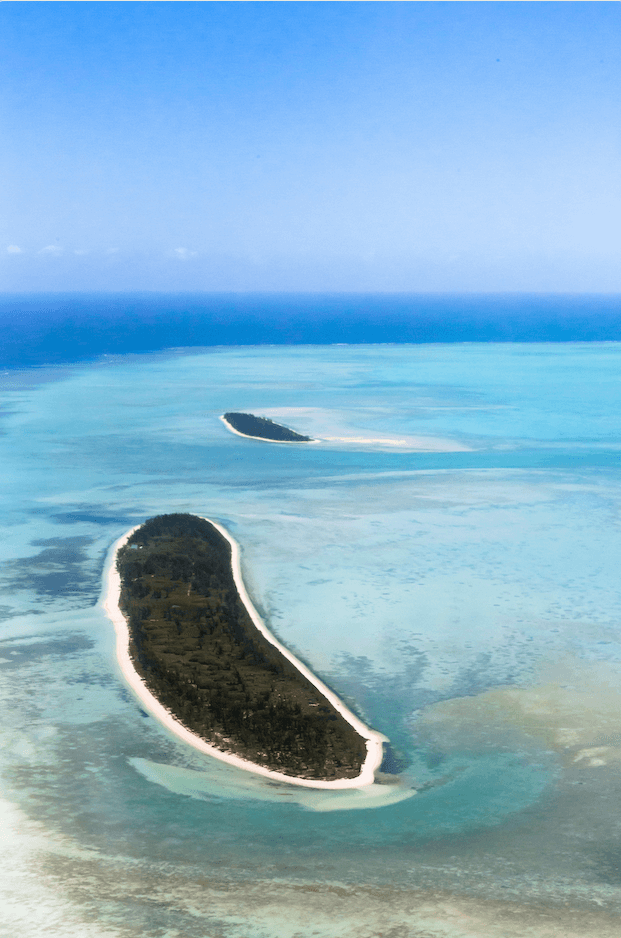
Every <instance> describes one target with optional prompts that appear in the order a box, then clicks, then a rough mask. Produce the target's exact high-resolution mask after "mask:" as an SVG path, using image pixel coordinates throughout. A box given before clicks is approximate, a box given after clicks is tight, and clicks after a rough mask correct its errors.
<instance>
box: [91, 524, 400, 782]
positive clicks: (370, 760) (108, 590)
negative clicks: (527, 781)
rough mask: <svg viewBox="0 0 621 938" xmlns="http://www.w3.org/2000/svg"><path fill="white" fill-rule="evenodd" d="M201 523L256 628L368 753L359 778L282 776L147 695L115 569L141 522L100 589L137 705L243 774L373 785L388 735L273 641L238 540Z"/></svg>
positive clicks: (111, 557)
mask: <svg viewBox="0 0 621 938" xmlns="http://www.w3.org/2000/svg"><path fill="white" fill-rule="evenodd" d="M203 520H204V521H208V522H209V524H212V525H213V526H214V528H216V530H217V531H219V532H220V534H222V536H223V537H225V538H226V540H227V541H228V542H229V544H230V545H231V563H232V568H233V578H234V581H235V586H236V587H237V591H238V593H239V596H240V598H241V600H242V602H243V604H244V605H245V607H246V609H247V610H248V614H249V615H250V618H251V619H252V621H253V622H254V624H255V625H256V627H257V628H258V629H259V631H260V632H261V633H262V634H263V635H264V636H265V638H266V639H267V640H268V641H269V642H270V643H271V644H272V645H274V647H275V648H278V650H279V651H280V652H281V653H282V654H283V655H284V656H285V657H286V658H287V659H288V660H289V661H290V662H291V663H292V664H293V665H294V666H295V667H296V668H297V670H298V671H299V672H300V673H301V674H303V675H304V677H306V678H307V679H308V680H309V681H310V682H311V683H312V684H313V685H314V686H315V687H316V688H317V689H318V690H319V691H321V693H322V694H323V695H324V697H326V698H327V699H328V700H329V701H330V703H331V704H332V705H333V706H334V708H335V709H336V710H338V712H339V713H340V714H341V715H342V716H343V717H344V718H345V720H347V722H348V723H349V724H350V725H351V726H352V727H353V728H354V729H355V730H356V732H357V733H359V734H360V736H362V737H363V739H364V740H365V742H366V748H367V755H366V758H365V760H364V762H363V764H362V769H361V771H360V775H359V776H358V777H357V778H343V779H336V780H335V781H331V782H329V781H322V780H320V779H310V778H297V777H296V776H292V775H285V774H283V773H281V772H274V771H272V770H271V769H266V768H264V767H263V766H262V765H255V763H253V762H249V761H248V760H246V759H242V758H240V757H239V756H235V755H232V754H231V753H227V752H223V751H222V750H221V749H217V748H216V747H215V746H211V745H210V744H209V743H206V742H205V740H204V739H201V738H200V736H197V735H196V734H195V733H192V732H190V730H189V729H187V728H186V727H185V726H184V725H183V724H182V723H180V722H179V720H177V718H176V717H175V716H173V714H172V713H171V712H170V710H168V709H167V708H166V707H164V705H163V704H161V703H160V701H159V700H158V699H157V697H155V695H154V694H152V693H151V691H150V690H149V688H148V687H147V685H146V684H145V682H144V681H143V679H142V678H141V677H140V675H139V674H138V672H137V671H136V670H135V668H134V665H133V663H132V660H131V657H130V654H129V638H130V636H129V628H128V625H127V620H126V619H125V616H124V615H123V613H122V612H121V610H120V608H119V599H120V596H121V576H120V574H119V572H118V570H117V568H116V557H117V554H118V552H119V550H120V549H121V547H123V546H124V545H125V544H126V543H127V541H128V540H129V538H130V537H131V535H132V534H133V533H134V531H136V530H138V528H139V527H141V525H136V526H135V527H133V528H131V529H130V530H129V531H127V532H126V533H125V534H124V535H123V536H122V537H120V538H119V539H118V540H117V541H115V543H114V544H113V545H112V547H111V548H110V551H109V554H108V557H107V560H106V567H105V570H104V589H103V596H102V606H103V609H104V611H105V613H106V615H107V616H108V617H109V619H110V620H111V621H112V624H113V625H114V631H115V633H116V657H117V661H118V663H119V667H120V669H121V673H122V675H123V677H124V678H125V680H126V682H127V684H128V685H129V687H130V688H131V690H132V691H133V692H134V694H135V695H136V696H137V697H138V699H139V701H140V702H141V704H142V705H143V706H144V707H145V709H146V710H148V711H149V713H151V714H152V716H154V717H155V718H156V719H157V720H159V721H160V723H162V724H163V726H165V727H166V729H167V730H169V731H170V732H171V733H174V735H175V736H177V737H178V738H179V739H182V740H183V741H184V742H185V743H188V744H189V745H190V746H193V747H194V748H195V749H198V750H199V751H200V752H203V753H205V754H206V755H209V756H213V757H214V758H216V759H220V761H222V762H227V763H228V764H229V765H234V766H236V767H237V768H239V769H244V770H245V771H246V772H254V773H255V774H257V775H263V776H264V777H265V778H269V779H273V780H274V781H278V782H287V783H288V784H290V785H300V786H302V787H303V788H319V789H327V790H332V791H334V790H337V789H344V788H364V787H367V786H369V785H372V784H373V782H374V781H375V772H376V770H377V769H378V768H379V766H380V765H381V762H382V757H383V746H382V744H383V743H384V742H388V738H387V737H386V736H384V735H383V734H382V733H378V732H376V731H375V730H371V729H370V728H369V727H368V726H365V724H364V723H363V722H362V721H361V720H359V719H358V717H357V716H355V714H353V713H352V712H351V711H350V710H348V709H347V707H346V706H345V704H344V703H343V702H342V700H340V699H339V698H338V697H337V695H336V694H335V693H334V692H333V691H331V690H329V688H327V687H326V686H325V684H323V682H322V681H320V680H319V679H318V678H317V677H316V676H315V675H314V674H313V673H312V671H310V670H309V669H308V668H307V667H306V666H305V665H304V664H302V662H301V661H298V659H297V658H296V657H295V655H293V654H291V652H290V651H289V650H288V649H287V648H285V646H284V645H281V643H280V642H279V641H278V639H276V638H275V637H274V636H273V635H272V634H271V633H270V631H269V630H268V628H267V627H266V625H265V623H264V622H263V620H262V619H261V617H260V615H259V613H258V612H257V610H256V609H255V608H254V606H253V605H252V602H251V600H250V597H249V596H248V593H247V591H246V587H245V585H244V582H243V580H242V575H241V563H240V550H239V545H238V544H237V542H236V541H235V540H234V539H233V538H232V537H231V535H230V534H229V533H228V531H227V530H226V529H225V528H223V527H222V525H220V524H218V523H217V522H216V521H212V520H211V519H210V518H204V519H203Z"/></svg>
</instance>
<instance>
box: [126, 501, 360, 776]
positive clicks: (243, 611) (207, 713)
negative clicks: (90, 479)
mask: <svg viewBox="0 0 621 938" xmlns="http://www.w3.org/2000/svg"><path fill="white" fill-rule="evenodd" d="M117 569H118V571H119V574H120V578H121V593H120V600H119V606H120V609H121V611H122V612H123V614H124V616H125V617H126V619H127V623H128V628H129V634H130V643H129V653H130V657H131V659H132V662H133V666H134V668H135V670H136V671H137V672H138V674H139V675H140V677H141V678H142V680H143V681H144V683H145V684H146V686H147V687H148V689H149V690H150V691H151V693H152V694H153V695H154V696H155V697H156V698H157V699H158V700H159V701H160V703H162V704H163V705H164V706H165V707H166V708H167V709H168V710H169V711H170V712H171V713H172V714H173V716H175V717H176V719H178V720H179V721H180V722H181V723H182V724H183V725H184V726H185V727H186V728H187V729H189V730H190V731H191V732H192V733H195V734H196V735H197V736H199V737H201V738H202V739H203V740H205V741H206V742H207V743H209V744H211V745H213V746H215V747H217V748H219V749H221V750H224V751H226V752H230V753H233V754H234V755H237V756H239V757H241V758H243V759H246V760H248V761H249V762H252V763H254V764H255V765H260V766H262V767H264V768H267V769H270V770H273V771H276V772H279V773H283V774H285V775H288V776H295V777H298V778H304V779H315V780H318V779H322V780H327V781H332V780H337V779H353V778H356V777H357V776H358V775H359V774H360V772H361V767H362V765H363V763H364V760H365V757H366V741H365V739H364V738H363V737H362V736H361V735H359V733H358V732H357V731H356V730H355V729H354V728H353V727H352V726H351V724H350V723H348V722H347V720H346V719H345V718H344V717H343V716H342V715H341V714H340V713H339V712H338V710H337V709H336V708H335V707H334V706H333V705H332V704H331V703H330V701H329V700H327V699H326V698H325V697H324V696H323V694H322V693H321V692H320V690H319V689H318V688H317V687H315V686H314V685H313V684H312V683H311V682H310V681H309V680H308V679H307V678H306V677H305V676H304V675H303V674H301V673H300V671H299V670H298V669H297V668H296V667H295V666H294V665H293V664H292V662H290V661H289V660H288V659H287V658H286V657H285V656H284V655H283V653H282V652H281V651H280V650H279V649H278V648H276V647H275V646H274V645H272V644H271V643H270V642H269V640H268V639H267V638H266V637H265V636H264V635H263V634H262V633H261V632H260V630H259V629H258V628H257V626H256V625H255V624H254V622H253V621H252V619H251V617H250V614H249V612H248V610H247V608H246V606H245V604H244V602H243V601H242V599H241V597H240V595H239V593H238V591H237V587H236V584H235V580H234V577H233V571H232V563H231V545H230V543H229V542H228V540H227V539H226V538H225V537H224V536H223V535H222V534H221V533H220V532H219V531H218V530H217V529H216V528H215V527H214V526H213V525H212V524H210V523H209V522H208V521H206V520H205V519H203V518H199V517H197V516H195V515H189V514H171V515H159V516H158V517H156V518H151V519H150V520H149V521H147V522H145V523H144V524H143V525H142V526H141V527H140V528H138V529H137V530H136V531H134V532H133V534H131V535H130V537H129V538H128V540H127V542H126V544H125V545H124V546H123V547H121V548H120V549H119V551H118V554H117Z"/></svg>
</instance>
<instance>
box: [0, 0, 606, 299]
mask: <svg viewBox="0 0 621 938" xmlns="http://www.w3.org/2000/svg"><path fill="white" fill-rule="evenodd" d="M620 47H621V4H619V3H616V2H611V3H607V2H602V3H599V2H595V3H592V2H584V3H583V2H572V3H558V2H550V3H547V2H541V3H539V2H537V3H534V2H533V3H528V2H525V3H520V2H516V3H513V2H498V3H496V2H485V3H483V2H475V3H469V2H465V3H435V2H430V3H427V2H421V3H417V2H377V3H376V2H362V3H357V2H334V3H332V2H325V3H324V2H315V3H313V2H311V3H308V2H300V3H298V2H273V3H272V2H224V3H219V2H215V3H210V2H189V3H186V2H170V3H169V2H137V3H132V2H117V3H100V2H92V3H91V2H84V3H82V2H80V3H75V2H54V3H48V2H9V3H2V4H0V62H1V64H0V73H1V75H2V79H1V80H2V88H3V91H2V96H1V97H2V101H3V103H2V105H1V110H2V124H3V126H4V130H3V137H4V146H3V147H2V155H1V156H0V163H1V171H2V176H3V178H4V181H5V182H4V185H3V187H2V188H3V194H2V212H1V226H2V231H1V236H0V251H1V258H2V261H1V265H0V268H1V271H2V279H3V283H4V287H3V289H5V290H8V291H11V290H91V289H92V290H145V289H146V290H149V289H153V290H270V291H272V290H286V291H289V290H303V291H313V290H319V291H321V290H328V291H332V290H337V291H340V290H345V291H350V290H353V291H357V290H362V291H367V290H368V291H386V290H387V291H395V290H396V291H402V290H404V291H460V290H464V291H470V290H474V291H487V290H489V291H499V290H500V291H503V290H511V291H514V290H518V291H520V290H525V291H572V292H573V291H577V292H581V291H595V292H598V291H604V292H605V291H621V252H620V248H621V172H620V169H621V158H620V157H621V147H620V138H621V95H620V94H619V88H621V56H620V55H619V48H620ZM7 143H8V145H7Z"/></svg>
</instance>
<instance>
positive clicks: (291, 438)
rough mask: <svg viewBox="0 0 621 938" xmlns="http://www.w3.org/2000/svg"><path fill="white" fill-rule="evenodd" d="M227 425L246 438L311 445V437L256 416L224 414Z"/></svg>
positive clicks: (233, 413)
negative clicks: (254, 437) (256, 437)
mask: <svg viewBox="0 0 621 938" xmlns="http://www.w3.org/2000/svg"><path fill="white" fill-rule="evenodd" d="M224 419H225V420H226V422H227V423H230V425H231V426H232V427H233V429H234V430H237V432H238V433H243V434H244V435H245V436H258V437H261V439H263V440H272V441H274V442H277V443H311V442H312V440H311V437H310V436H302V434H301V433H296V432H295V430H290V429H289V427H283V426H282V424H280V423H274V421H273V420H268V418H267V417H255V416H254V414H238V413H235V412H232V413H228V414H224Z"/></svg>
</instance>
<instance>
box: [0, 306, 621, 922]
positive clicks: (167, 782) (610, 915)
mask: <svg viewBox="0 0 621 938" xmlns="http://www.w3.org/2000/svg"><path fill="white" fill-rule="evenodd" d="M0 365H1V372H0V388H1V394H2V398H1V402H0V446H1V447H2V454H3V455H2V489H1V492H0V528H1V531H2V538H1V539H0V561H1V566H0V580H1V586H2V595H1V597H0V694H1V697H2V713H3V720H2V724H1V726H0V746H1V748H0V783H1V792H0V793H1V800H0V812H1V817H0V825H1V826H2V833H3V849H2V851H1V852H0V871H1V875H0V938H16V936H19V938H31V936H32V938H34V936H39V935H49V936H52V938H311V936H313V938H315V936H317V938H388V936H390V938H512V936H516V938H517V936H520V938H521V936H525V935H528V936H529V938H595V936H597V938H618V936H619V934H621V914H620V913H621V890H620V886H621V838H620V836H619V830H618V828H619V823H618V820H617V817H618V805H619V799H620V797H621V779H620V774H619V769H620V766H621V707H620V705H619V701H620V700H621V695H620V691H621V581H620V579H619V570H620V569H621V473H620V470H619V467H620V459H621V380H620V375H621V298H620V297H612V296H602V297H597V296H587V297H576V296H518V295H506V296H501V295H496V296H481V297H477V296H473V295H469V296H404V295H400V296H383V297H382V296H364V295H360V296H355V295H335V296H326V295H317V296H312V295H303V296H293V295H288V296H285V295H279V296H266V295H262V296H259V295H257V296H251V295H246V296H243V295H228V296H224V295H222V296H215V295H214V296H208V295H205V296H198V295H196V296H195V295H176V296H165V295H161V294H140V295H124V296H121V295H104V294H99V295H84V296H82V295H59V294H51V295H31V296H28V295H19V296H17V295H16V296H5V297H4V298H3V299H2V301H1V302H0ZM227 410H241V411H249V412H252V413H256V414H261V415H265V416H268V417H270V418H272V419H274V420H276V421H278V422H281V423H284V424H286V425H288V426H291V427H293V428H294V429H296V430H298V431H299V432H301V433H304V434H308V435H310V436H312V437H314V438H315V439H317V440H318V441H319V442H317V443H315V444H313V445H312V446H305V445H303V444H301V445H286V446H282V445H281V446H279V445H278V444H269V443H263V442H260V441H256V440H247V439H242V438H240V437H238V436H234V435H233V434H231V433H229V432H228V431H227V430H226V428H225V427H224V425H223V424H222V422H221V421H220V420H219V419H218V418H219V415H220V414H222V413H223V412H224V411H227ZM171 511H190V512H193V513H196V514H200V515H203V516H206V517H209V518H213V519H214V520H217V521H219V522H220V523H222V524H223V525H225V526H226V527H227V529H228V530H229V531H230V532H231V534H232V535H233V536H234V537H235V538H236V540H237V541H238V543H239V544H240V546H241V549H242V568H243V574H244V579H245V581H246V583H247V586H248V590H249V592H250V594H251V596H252V598H253V601H254V602H255V605H256V606H257V608H258V609H259V611H260V612H261V614H262V615H263V616H264V618H265V620H266V622H267V623H268V625H269V626H270V628H271V629H272V630H273V631H274V632H275V633H276V635H277V636H278V637H279V638H280V640H281V641H283V642H284V643H285V644H287V645H288V647H290V648H291V649H292V650H293V651H294V652H295V653H296V654H297V655H299V656H300V657H301V658H302V659H303V660H304V661H305V662H307V663H308V665H309V666H310V667H311V668H312V669H313V670H314V671H315V672H316V673H317V674H318V675H319V676H320V677H321V678H322V679H323V680H324V681H326V682H327V683H328V684H329V685H330V686H331V687H332V688H333V689H334V690H335V691H336V692H337V693H339V694H340V695H341V696H342V697H343V698H344V699H345V700H346V702H347V703H348V704H349V705H350V706H351V707H352V708H353V709H355V710H356V711H357V712H358V713H359V714H360V715H361V716H362V718H363V719H364V720H365V721H367V722H368V723H369V724H370V725H372V726H373V727H374V728H376V729H378V730H380V731H381V732H382V733H384V734H385V735H386V736H388V737H389V739H390V756H389V758H388V759H387V761H386V764H385V766H384V769H385V770H386V771H385V774H384V775H383V776H382V779H381V782H382V784H380V785H377V786H374V790H373V792H372V793H371V794H370V793H368V792H366V793H365V792H358V793H353V794H352V793H342V794H339V793H333V792H312V791H304V790H302V789H296V788H295V787H293V786H288V785H277V784H274V783H272V782H269V781H266V780H264V779H261V778H259V777H254V776H252V775H251V774H249V773H246V772H242V771H240V770H237V769H234V768H231V767H229V766H225V765H223V764H222V763H219V762H217V761H215V760H212V759H210V758H209V757H207V756H203V755H202V754H200V753H198V752H196V751H194V750H192V749H190V748H189V747H187V746H186V745H185V744H183V743H182V742H181V741H179V740H178V739H176V738H175V737H172V736H170V735H169V734H168V733H167V731H166V730H165V729H164V728H162V727H161V726H160V725H159V724H158V723H157V722H156V721H155V720H153V719H152V718H151V717H149V715H148V714H147V713H145V712H144V711H143V710H142V709H141V707H140V705H139V703H138V702H137V701H136V700H135V699H134V697H133V696H132V694H131V693H130V691H129V690H128V689H127V688H126V686H125V685H124V682H123V679H122V677H121V675H120V673H119V670H118V667H117V664H116V659H115V653H114V635H113V628H112V625H111V623H110V621H109V620H108V619H107V617H106V615H105V613H104V611H103V609H102V607H101V601H100V600H101V589H102V577H103V573H104V569H105V564H106V560H107V557H108V554H109V550H110V547H111V545H112V544H113V542H114V541H115V540H116V539H117V538H118V537H120V535H121V534H123V533H124V532H125V531H126V530H127V529H128V528H129V527H131V526H133V525H135V524H138V523H140V522H141V521H143V520H145V519H146V518H148V517H151V516H152V515H155V514H158V513H162V512H171Z"/></svg>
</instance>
